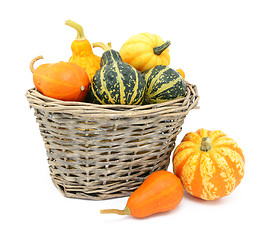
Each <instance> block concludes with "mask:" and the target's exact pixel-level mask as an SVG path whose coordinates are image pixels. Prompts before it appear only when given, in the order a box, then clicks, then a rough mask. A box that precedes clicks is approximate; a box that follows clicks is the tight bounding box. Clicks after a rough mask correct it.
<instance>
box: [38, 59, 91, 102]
mask: <svg viewBox="0 0 269 240" xmlns="http://www.w3.org/2000/svg"><path fill="white" fill-rule="evenodd" d="M33 81H34V85H35V87H36V88H37V90H38V91H39V92H41V93H42V94H43V95H45V96H47V97H51V98H55V99H59V100H63V101H83V100H84V99H85V97H86V94H87V89H88V86H89V78H88V76H87V73H86V72H85V70H84V69H83V68H81V67H80V66H78V65H76V64H74V63H70V62H59V63H54V64H43V65H40V66H39V67H37V69H35V70H34V72H33ZM83 89H84V90H83Z"/></svg>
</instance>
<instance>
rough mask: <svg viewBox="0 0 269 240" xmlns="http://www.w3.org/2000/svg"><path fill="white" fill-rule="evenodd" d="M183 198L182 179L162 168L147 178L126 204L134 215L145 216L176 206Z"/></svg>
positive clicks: (137, 216)
mask: <svg viewBox="0 0 269 240" xmlns="http://www.w3.org/2000/svg"><path fill="white" fill-rule="evenodd" d="M182 198H183V186H182V184H181V181H180V179H179V178H178V177H177V176H175V175H174V174H173V173H171V172H168V171H165V170H160V171H157V172H154V173H152V174H151V175H149V176H148V177H147V178H146V180H145V181H144V182H143V183H142V185H141V186H140V187H139V188H138V189H137V190H136V191H134V192H133V193H132V195H131V196H130V197H129V199H128V202H127V204H126V206H127V207H128V208H129V209H130V211H131V215H132V216H134V217H136V218H144V217H147V216H150V215H152V214H155V213H159V212H166V211H170V210H172V209H174V208H176V207H177V206H178V204H179V203H180V202H181V200H182Z"/></svg>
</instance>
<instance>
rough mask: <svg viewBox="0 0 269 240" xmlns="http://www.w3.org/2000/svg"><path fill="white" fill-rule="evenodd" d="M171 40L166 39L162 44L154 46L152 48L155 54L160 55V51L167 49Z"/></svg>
mask: <svg viewBox="0 0 269 240" xmlns="http://www.w3.org/2000/svg"><path fill="white" fill-rule="evenodd" d="M170 44H171V42H170V41H166V42H165V43H164V44H162V45H161V46H157V47H155V48H153V52H154V54H156V55H161V54H162V52H163V51H164V50H165V49H167V48H168V47H169V46H170Z"/></svg>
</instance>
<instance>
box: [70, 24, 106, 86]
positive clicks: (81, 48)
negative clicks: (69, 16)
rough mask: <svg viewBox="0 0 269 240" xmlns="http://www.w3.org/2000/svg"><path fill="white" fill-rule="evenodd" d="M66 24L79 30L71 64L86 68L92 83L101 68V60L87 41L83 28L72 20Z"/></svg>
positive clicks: (73, 47) (73, 46)
mask: <svg viewBox="0 0 269 240" xmlns="http://www.w3.org/2000/svg"><path fill="white" fill-rule="evenodd" d="M65 24H66V25H67V26H70V27H72V28H74V29H76V30H77V37H76V40H75V41H73V42H72V45H71V49H72V53H73V54H72V56H71V57H70V59H69V62H72V63H75V64H77V65H79V66H81V67H82V68H84V70H85V71H86V73H87V74H88V77H89V80H90V82H91V80H92V78H93V76H94V74H95V72H96V71H97V70H98V69H99V68H100V62H101V58H100V57H99V56H97V55H95V54H94V53H93V51H92V46H91V44H90V42H89V41H88V40H87V39H86V37H85V35H84V31H83V28H82V27H81V26H80V25H79V24H77V23H75V22H73V21H71V20H67V21H66V22H65Z"/></svg>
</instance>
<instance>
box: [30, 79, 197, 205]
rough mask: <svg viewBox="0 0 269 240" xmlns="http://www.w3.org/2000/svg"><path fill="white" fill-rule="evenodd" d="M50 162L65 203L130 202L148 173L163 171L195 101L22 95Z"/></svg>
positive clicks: (191, 94) (193, 91)
mask: <svg viewBox="0 0 269 240" xmlns="http://www.w3.org/2000/svg"><path fill="white" fill-rule="evenodd" d="M26 97H27V99H28V101H29V103H30V107H33V108H34V111H35V116H36V121H37V122H38V123H39V128H40V132H41V135H42V137H43V140H44V142H45V147H46V151H47V156H48V162H49V169H50V175H51V178H52V181H53V183H54V184H55V186H56V187H57V188H58V189H59V190H60V191H61V192H62V193H63V195H64V196H66V197H73V198H84V199H92V200H101V199H109V198H115V197H123V196H129V195H130V194H131V193H132V192H133V191H134V190H135V189H137V188H138V187H139V186H140V185H141V183H142V182H143V181H144V180H145V178H146V177H147V176H148V175H149V174H150V173H152V172H154V171H157V170H161V169H167V168H168V165H169V162H170V155H171V152H172V150H173V149H174V145H175V140H176V137H177V135H178V133H179V132H180V131H181V128H182V124H183V122H184V119H185V117H186V115H187V114H188V112H189V111H190V110H191V109H193V108H194V107H196V105H197V103H198V100H199V96H198V93H197V88H196V86H195V85H190V84H188V88H187V96H186V97H184V98H181V99H178V100H173V101H169V102H165V103H161V104H151V105H143V106H133V105H132V106H127V105H96V104H91V103H85V102H65V101H60V100H56V99H52V98H49V97H45V96H44V95H42V94H41V93H39V92H38V91H37V90H36V89H30V90H28V91H27V93H26Z"/></svg>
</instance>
